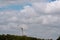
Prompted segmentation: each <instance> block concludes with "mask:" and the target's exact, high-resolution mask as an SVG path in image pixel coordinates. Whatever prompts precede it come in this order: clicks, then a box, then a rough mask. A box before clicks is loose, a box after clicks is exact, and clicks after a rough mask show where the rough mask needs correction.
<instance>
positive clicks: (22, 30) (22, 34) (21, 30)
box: [21, 27, 24, 36]
mask: <svg viewBox="0 0 60 40" xmlns="http://www.w3.org/2000/svg"><path fill="white" fill-rule="evenodd" d="M21 31H22V36H23V35H24V29H23V27H21Z"/></svg>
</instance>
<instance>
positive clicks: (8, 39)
mask: <svg viewBox="0 0 60 40" xmlns="http://www.w3.org/2000/svg"><path fill="white" fill-rule="evenodd" d="M0 40H52V39H41V38H34V37H27V36H17V35H10V34H7V35H4V34H3V35H0ZM57 40H60V37H59V38H57Z"/></svg>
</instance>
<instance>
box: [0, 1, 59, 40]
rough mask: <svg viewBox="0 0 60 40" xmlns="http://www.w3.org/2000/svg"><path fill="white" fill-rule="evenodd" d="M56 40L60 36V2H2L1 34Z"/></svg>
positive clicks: (0, 13) (0, 14)
mask: <svg viewBox="0 0 60 40" xmlns="http://www.w3.org/2000/svg"><path fill="white" fill-rule="evenodd" d="M21 27H23V28H24V35H27V36H31V37H37V38H45V39H46V38H49V39H50V38H52V39H54V40H55V39H56V38H57V37H59V36H60V31H59V30H60V0H0V34H14V35H21Z"/></svg>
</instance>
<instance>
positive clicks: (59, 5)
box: [46, 1, 60, 14]
mask: <svg viewBox="0 0 60 40" xmlns="http://www.w3.org/2000/svg"><path fill="white" fill-rule="evenodd" d="M59 10H60V1H54V2H51V3H48V4H47V8H46V13H52V14H53V13H59V12H60V11H59Z"/></svg>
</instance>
